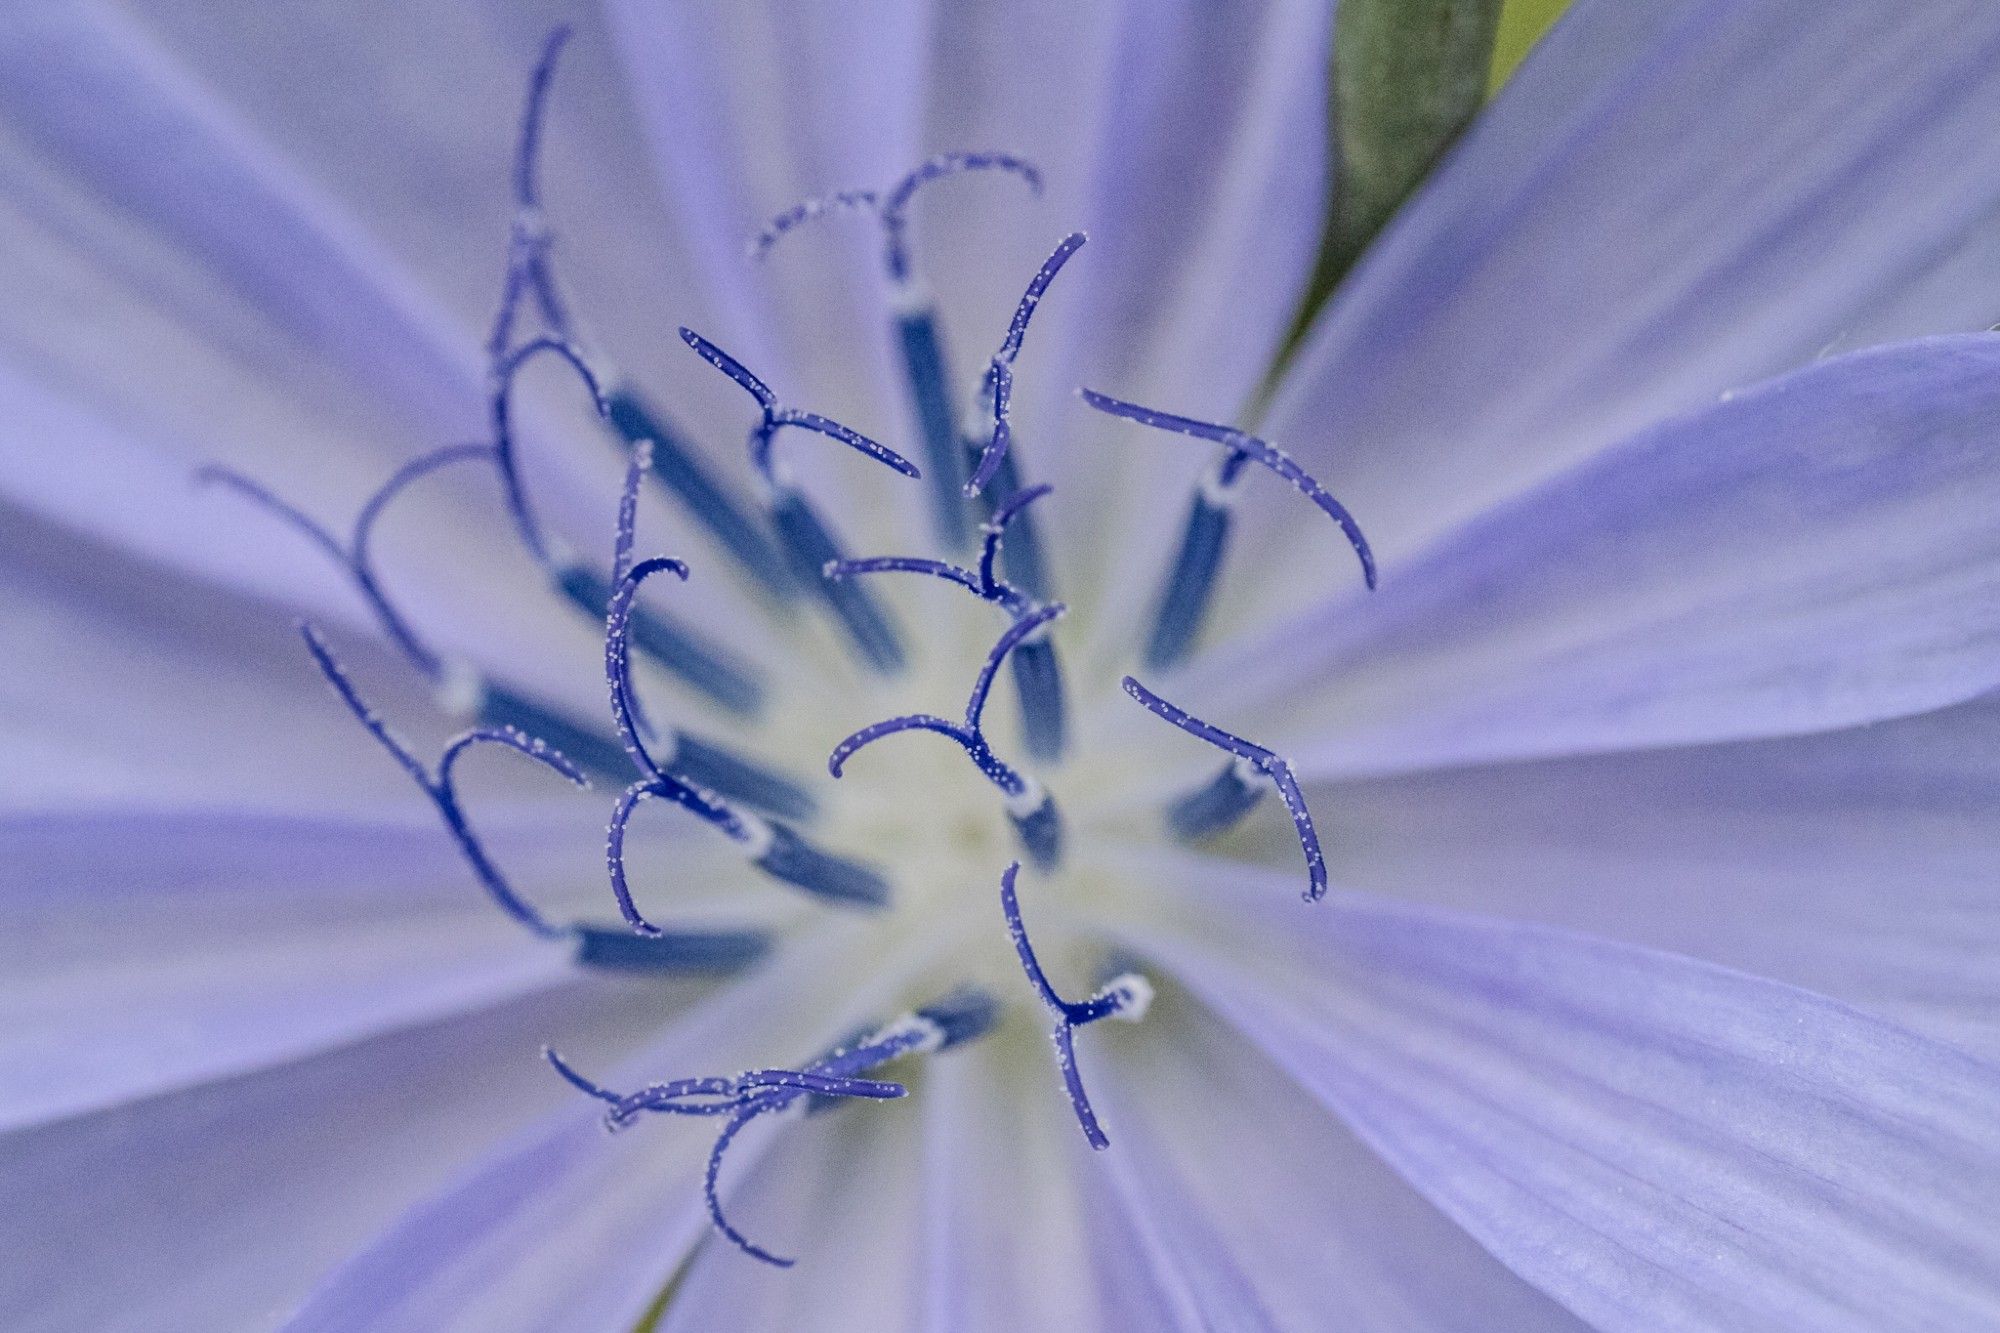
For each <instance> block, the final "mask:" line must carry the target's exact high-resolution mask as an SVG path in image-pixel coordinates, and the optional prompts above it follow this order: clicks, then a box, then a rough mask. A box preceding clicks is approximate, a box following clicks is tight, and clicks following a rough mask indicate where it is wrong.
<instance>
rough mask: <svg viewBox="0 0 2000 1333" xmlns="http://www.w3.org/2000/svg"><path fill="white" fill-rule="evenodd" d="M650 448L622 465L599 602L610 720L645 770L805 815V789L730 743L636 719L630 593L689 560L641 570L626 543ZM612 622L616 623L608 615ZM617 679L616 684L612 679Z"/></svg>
mask: <svg viewBox="0 0 2000 1333" xmlns="http://www.w3.org/2000/svg"><path fill="white" fill-rule="evenodd" d="M649 453H650V451H649V450H648V449H647V448H646V447H645V446H643V445H641V446H638V447H635V449H634V450H633V454H632V458H631V460H630V461H629V463H628V464H627V466H626V469H625V486H624V490H623V492H622V493H621V494H620V496H619V501H618V528H617V536H616V537H615V538H614V540H613V542H612V551H611V568H612V571H613V577H614V578H615V579H616V580H617V586H616V587H614V588H612V589H610V591H609V593H608V595H607V596H606V598H605V600H604V603H603V606H604V610H603V613H602V614H603V616H604V620H605V645H604V647H605V654H606V661H605V670H606V672H607V675H609V673H611V671H612V664H611V657H612V655H613V653H614V651H615V654H616V656H617V659H618V667H617V677H616V679H614V680H613V682H612V683H613V688H612V695H611V706H612V714H613V720H614V722H615V723H616V724H617V726H618V728H619V730H620V733H621V735H624V736H626V737H627V740H626V745H625V751H626V754H627V756H628V757H629V758H630V759H631V762H632V764H633V765H636V766H637V767H638V769H639V771H640V772H641V773H642V774H643V773H646V772H648V771H649V768H650V769H651V770H655V771H657V770H659V769H662V768H664V769H671V770H672V771H673V772H674V773H675V774H676V775H677V776H678V777H680V778H683V779H685V780H686V781H687V782H689V783H692V784H693V785H695V786H697V787H702V788H706V789H708V790H709V791H712V792H716V793H719V794H721V795H723V796H726V797H729V798H731V799H733V800H738V801H741V802H743V803H744V804H745V805H750V806H754V807H756V808H757V809H760V810H764V811H767V812H769V813H771V814H774V815H779V816H783V817H785V818H789V819H806V818H809V817H811V815H812V814H813V812H814V810H815V809H816V808H817V803H816V802H815V801H814V800H813V798H812V795H811V793H809V792H807V791H806V790H805V789H804V788H803V787H801V786H799V785H798V784H797V783H795V782H793V781H792V780H791V779H790V778H786V777H783V776H781V775H779V774H777V773H774V772H772V771H771V770H769V769H767V768H765V767H763V766H762V765H760V764H756V763H752V762H751V761H750V760H748V759H745V758H743V757H742V756H740V755H738V754H736V753H735V752H734V751H731V750H729V749H727V748H726V747H724V746H721V745H718V744H716V743H715V742H713V741H707V740H703V739H702V738H700V737H699V736H695V735H692V734H689V733H687V732H683V731H678V730H675V729H670V728H663V727H645V726H643V725H641V722H640V712H639V704H638V695H637V694H636V693H635V692H634V691H633V690H632V689H631V655H630V641H631V639H632V638H634V637H636V635H637V634H638V633H639V631H640V630H641V628H642V626H643V622H642V621H641V620H640V617H639V610H638V605H637V602H636V598H637V596H638V591H639V585H640V584H641V583H643V582H645V580H646V579H647V578H649V577H651V576H652V575H654V574H657V573H660V572H661V571H663V570H665V571H671V572H672V573H673V574H675V575H676V576H677V577H679V578H681V579H683V580H685V579H686V578H687V576H688V568H687V566H686V565H685V564H683V563H682V562H681V561H679V560H669V559H665V558H659V559H655V560H649V561H646V562H644V566H643V568H644V570H645V572H644V573H640V572H639V571H638V570H636V569H633V568H631V561H632V544H633V541H634V538H635V532H636V528H637V523H638V508H639V479H640V478H641V477H642V476H643V475H644V473H645V470H646V467H647V465H648V463H649V461H650V457H649ZM614 621H615V622H616V625H615V628H614V625H613V622H614ZM619 680H622V681H623V682H624V685H623V686H622V688H621V687H620V686H619V685H618V683H617V682H618V681H619ZM640 730H648V731H650V732H651V733H652V736H653V740H654V744H655V745H656V746H660V747H662V748H670V749H671V754H669V755H667V756H666V757H660V756H658V755H649V754H647V753H646V751H645V748H644V747H643V746H641V745H639V742H638V733H639V731H640ZM628 776H629V772H627V771H621V772H620V773H619V775H618V780H619V781H624V780H625V779H626V778H627V777H628Z"/></svg>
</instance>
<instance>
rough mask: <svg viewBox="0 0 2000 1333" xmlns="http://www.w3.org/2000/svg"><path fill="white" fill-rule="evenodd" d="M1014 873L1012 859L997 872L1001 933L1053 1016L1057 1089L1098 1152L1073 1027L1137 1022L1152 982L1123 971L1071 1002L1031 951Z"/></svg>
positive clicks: (1104, 1141)
mask: <svg viewBox="0 0 2000 1333" xmlns="http://www.w3.org/2000/svg"><path fill="white" fill-rule="evenodd" d="M1020 873H1021V863H1020V862H1019V861H1016V862H1014V863H1013V864H1011V865H1009V866H1008V867H1007V869H1006V870H1005V871H1004V872H1003V873H1002V874H1001V876H1000V911H1001V914H1002V915H1003V916H1005V917H1006V918H1007V934H1008V936H1009V937H1010V938H1011V939H1012V940H1013V941H1014V953H1015V954H1016V955H1017V956H1018V957H1019V958H1020V960H1021V970H1022V971H1023V972H1025V973H1027V975H1028V983H1029V984H1030V985H1032V986H1033V987H1034V988H1035V994H1036V995H1038V996H1039V997H1040V998H1041V1001H1042V1003H1043V1005H1045V1006H1046V1007H1047V1008H1048V1011H1049V1014H1050V1015H1051V1016H1052V1017H1053V1018H1054V1019H1055V1021H1056V1022H1055V1028H1054V1030H1053V1031H1052V1032H1051V1033H1050V1034H1049V1035H1050V1039H1051V1040H1052V1041H1053V1042H1054V1043H1055V1048H1056V1068H1057V1069H1058V1070H1060V1071H1061V1073H1062V1080H1063V1089H1064V1091H1065V1092H1067V1093H1068V1094H1069V1104H1070V1107H1071V1109H1072V1110H1074V1111H1075V1112H1076V1121H1077V1124H1079V1125H1081V1126H1082V1127H1083V1137H1084V1138H1085V1139H1086V1140H1088V1141H1089V1143H1090V1146H1091V1147H1093V1148H1096V1149H1098V1150H1099V1151H1102V1150H1103V1149H1105V1148H1108V1147H1110V1146H1111V1140H1110V1139H1108V1138H1106V1137H1105V1136H1104V1130H1103V1128H1102V1127H1100V1126H1099V1125H1098V1123H1097V1112H1096V1111H1094V1110H1092V1109H1091V1105H1090V1095H1089V1093H1087V1092H1085V1091H1084V1087H1083V1073H1082V1071H1081V1070H1079V1069H1078V1068H1077V1065H1076V1029H1078V1028H1080V1027H1086V1026H1088V1025H1089V1024H1091V1023H1095V1022H1098V1021H1099V1020H1101V1019H1106V1018H1117V1019H1122V1020H1124V1021H1126V1022H1130V1023H1136V1022H1138V1021H1139V1020H1140V1019H1142V1018H1144V1017H1145V1016H1146V1010H1147V1008H1148V1007H1149V1006H1150V1005H1151V1004H1152V1001H1153V987H1152V983H1151V982H1149V981H1147V980H1146V978H1145V977H1143V976H1141V975H1140V974H1138V973H1137V972H1127V973H1124V974H1122V975H1120V976H1117V977H1114V978H1112V979H1111V980H1110V981H1109V982H1107V983H1106V984H1105V985H1104V986H1102V987H1101V988H1099V990H1098V991H1097V993H1096V994H1094V995H1092V996H1091V997H1090V998H1089V999H1087V1000H1080V1001H1076V1002H1074V1003H1072V1002H1071V1001H1068V1000H1065V999H1063V997H1062V996H1060V995H1058V994H1056V990H1055V987H1053V986H1051V985H1050V984H1049V979H1048V976H1047V975H1046V974H1045V973H1044V972H1043V971H1042V964H1041V960H1040V959H1038V958H1037V957H1036V956H1035V946H1034V945H1032V944H1030V943H1029V942H1028V926H1027V923H1026V922H1025V921H1023V920H1022V919H1021V902H1020V898H1019V896H1018V894H1017V892H1016V889H1015V881H1016V880H1017V879H1018V878H1019V876H1020Z"/></svg>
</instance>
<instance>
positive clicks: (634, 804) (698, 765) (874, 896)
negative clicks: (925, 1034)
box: [604, 524, 889, 935]
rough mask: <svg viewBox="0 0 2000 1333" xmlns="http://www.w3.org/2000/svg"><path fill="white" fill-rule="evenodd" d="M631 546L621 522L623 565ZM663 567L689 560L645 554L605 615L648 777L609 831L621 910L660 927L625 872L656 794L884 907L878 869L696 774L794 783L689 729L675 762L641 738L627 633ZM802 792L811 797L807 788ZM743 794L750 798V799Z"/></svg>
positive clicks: (845, 899) (799, 878)
mask: <svg viewBox="0 0 2000 1333" xmlns="http://www.w3.org/2000/svg"><path fill="white" fill-rule="evenodd" d="M629 550H630V536H629V533H628V532H627V530H626V529H625V528H624V526H623V525H622V524H621V527H620V537H619V550H618V555H617V560H616V562H615V563H617V564H618V565H623V564H624V563H625V558H626V555H627V553H628V552H629ZM662 572H667V573H672V574H674V575H675V576H677V577H679V578H683V579H685V578H686V577H687V566H686V565H684V564H682V563H681V562H680V561H678V560H673V559H670V558H668V557H666V556H655V557H653V558H651V559H648V560H641V561H640V562H639V563H638V564H636V565H634V566H632V568H631V569H630V570H628V571H627V572H626V573H625V576H624V577H623V578H622V579H620V580H619V582H618V586H617V587H616V588H615V589H613V591H612V594H611V601H610V605H609V607H608V608H607V610H606V615H605V627H604V676H605V682H606V684H607V685H608V686H609V688H610V695H611V717H612V722H613V723H614V724H615V725H616V727H617V730H618V735H619V738H620V740H622V741H623V742H624V746H625V753H626V756H627V757H628V758H629V759H630V761H631V764H632V766H634V767H636V768H637V769H638V770H639V775H640V776H639V780H638V781H637V782H635V783H633V784H632V785H631V786H629V787H627V788H626V789H625V792H624V794H623V795H622V796H620V797H619V798H618V804H617V806H616V807H615V808H614V809H613V811H612V816H611V824H610V828H609V830H608V832H607V833H606V837H605V862H606V865H607V867H608V869H609V871H610V878H611V892H612V896H613V897H614V898H616V899H617V900H618V909H619V911H620V912H621V913H623V915H624V917H625V920H626V921H627V922H628V923H630V924H631V926H632V928H633V929H634V930H636V931H638V932H639V933H641V934H644V935H653V934H657V933H658V930H657V928H656V927H655V926H654V925H653V924H652V923H651V922H650V921H648V920H646V918H645V917H644V916H643V915H641V914H640V912H639V909H638V906H637V904H636V903H634V902H633V899H632V892H631V889H630V886H629V885H628V883H627V880H626V874H625V830H626V826H627V825H628V824H629V823H630V821H631V818H632V813H633V811H634V810H636V809H637V808H638V806H639V804H640V803H641V802H643V801H646V800H651V799H654V798H660V799H664V800H667V801H671V802H673V803H674V804H675V805H678V806H680V807H681V808H682V809H684V810H686V811H688V812H689V813H690V814H692V815H694V816H695V817H696V818H697V819H700V820H701V821H703V822H704V823H706V824H708V825H709V826H710V827H712V828H714V829H716V830H717V831H719V832H720V833H722V834H723V836H725V837H727V838H728V839H729V840H730V841H731V842H733V843H735V844H736V845H737V846H738V847H739V848H741V849H742V851H743V854H744V856H745V858H746V859H747V860H749V862H750V863H751V864H752V865H754V866H756V867H757V868H758V869H759V870H762V871H763V872H764V873H765V874H767V875H769V876H771V877H772V878H773V879H776V880H780V881H782V882H783V883H786V884H790V885H792V886H793V887H795V888H798V889H802V890H804V891H805V892H807V893H810V894H813V895H814V896H816V897H820V898H825V899H827V900H829V901H833V902H838V903H841V904H844V905H852V904H856V903H859V904H865V905H868V906H879V905H881V904H883V903H885V902H887V901H888V896H889V885H888V881H886V880H884V879H883V878H882V877H881V875H879V874H877V873H876V872H875V871H874V870H872V869H870V868H868V867H867V866H863V865H860V864H858V863H856V862H853V861H849V860H846V859H845V858H842V857H839V856H835V855H834V854H833V853H831V852H826V851H822V850H820V849H819V848H817V847H814V846H813V845H812V844H811V843H809V842H808V841H806V839H805V838H804V837H802V836H801V835H800V834H798V833H797V832H795V831H794V830H792V829H790V828H788V827H786V826H785V825H782V824H768V823H766V822H765V821H763V820H761V819H758V818H756V817H755V816H752V815H748V814H745V813H743V812H742V811H739V810H737V809H736V808H735V807H733V806H732V805H730V804H729V802H728V801H727V800H726V799H724V798H723V797H722V796H721V795H718V793H717V791H716V790H715V788H714V787H713V786H711V785H709V784H708V783H706V782H703V781H701V780H699V779H698V778H696V777H695V776H694V775H693V774H694V773H700V774H703V775H705V776H708V777H715V776H722V777H726V778H729V779H731V780H732V781H733V782H734V783H735V784H736V785H739V786H749V787H752V788H753V789H754V790H765V789H764V788H760V787H758V786H757V783H756V782H753V781H751V780H750V779H751V778H756V779H760V780H761V781H763V782H764V783H766V784H771V783H778V784H784V785H785V786H787V787H788V786H789V785H790V784H789V783H788V782H787V781H786V780H785V779H782V778H776V777H773V776H771V775H766V774H763V773H762V772H761V770H758V769H755V768H753V767H751V766H749V765H748V764H746V763H745V762H744V761H742V760H740V759H736V758H734V757H733V756H730V755H728V754H727V753H726V752H724V751H721V750H719V749H717V748H716V747H714V746H712V745H708V744H707V743H705V742H700V741H696V740H694V739H693V738H692V737H689V736H686V735H684V734H683V735H678V736H675V737H674V739H675V740H676V742H677V745H676V752H675V754H674V755H673V756H672V758H671V761H669V760H667V759H664V758H662V757H661V756H659V755H657V754H656V753H655V752H654V749H653V748H652V747H651V746H649V745H648V744H647V742H646V740H645V739H643V738H642V737H641V736H640V734H639V726H638V708H637V696H636V694H635V693H634V690H633V685H632V669H631V654H630V650H629V648H628V646H627V643H626V636H627V634H628V633H629V629H630V623H631V609H632V600H633V598H635V597H636V596H637V595H638V592H639V588H640V585H642V584H643V583H645V581H646V580H647V579H649V578H651V577H652V576H653V575H655V574H659V573H662ZM656 743H657V742H656ZM690 770H692V772H691V771H690ZM746 775H748V776H746ZM800 794H801V795H802V796H803V795H804V793H803V792H801V793H800ZM742 799H745V800H746V803H747V801H748V798H742Z"/></svg>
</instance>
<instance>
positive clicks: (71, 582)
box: [0, 510, 548, 810]
mask: <svg viewBox="0 0 2000 1333" xmlns="http://www.w3.org/2000/svg"><path fill="white" fill-rule="evenodd" d="M0 619H4V620H5V621H6V622H7V623H8V624H9V625H10V626H12V627H14V629H15V631H16V632H15V634H14V635H12V636H10V638H11V639H12V642H11V643H10V658H9V661H8V663H7V669H6V671H5V672H4V673H0V702H3V703H4V707H0V754H4V755H5V757H6V764H5V768H4V770H0V807H4V808H5V809H8V810H23V809H33V810H49V809H61V808H73V807H76V806H91V807H96V808H104V807H106V806H119V807H123V808H127V809H135V808H155V809H157V808H161V807H169V808H171V807H179V808H188V807H207V808H216V807H223V808H228V807H243V806H251V807H257V808H262V809H270V808H272V807H274V806H284V805H289V806H290V807H291V808H292V809H295V810H297V809H301V808H303V809H318V810H328V809H339V808H343V807H345V808H349V809H352V808H355V807H357V806H360V807H372V808H379V807H380V804H381V802H382V801H383V800H385V799H387V798H392V797H396V798H399V797H402V796H403V795H405V793H406V792H407V791H408V787H407V783H406V780H405V779H402V778H401V777H400V775H399V774H397V773H396V771H395V768H394V765H393V764H391V763H389V762H388V761H387V759H386V758H385V757H384V756H382V755H381V754H380V753H379V751H377V750H375V748H374V746H373V743H372V742H371V741H369V740H368V738H367V736H366V735H365V734H364V733H362V732H361V730H360V728H358V727H357V726H356V725H355V724H354V720H353V718H352V717H351V716H349V715H348V714H347V713H346V711H345V710H344V709H342V708H341V707H340V705H339V702H338V701H337V700H336V699H334V697H333V696H332V694H331V693H330V692H329V691H327V690H326V688H325V687H324V685H323V684H322V683H321V682H320V680H319V678H318V674H317V673H316V672H315V671H314V670H313V669H312V664H311V661H310V659H308V658H307V657H306V656H305V655H304V650H303V648H302V646H301V645H300V643H299V641H298V636H297V634H296V632H295V631H294V630H293V629H292V628H291V627H290V626H288V625H286V624H284V623H283V622H282V621H279V620H277V619H276V618H275V617H273V616H271V615H270V614H269V613H268V612H261V613H260V612H259V611H257V610H255V609H254V608H252V607H250V606H248V605H246V604H245V603H244V602H243V601H242V600H241V599H238V598H234V597H230V596H227V595H225V594H222V593H219V592H217V591H215V590H214V589H212V588H204V587H203V586H202V585H201V584H199V583H196V582H194V581H191V580H186V579H176V578H171V577H163V576H162V575H161V573H160V572H159V570H158V569H157V568H155V567H153V566H150V565H149V564H147V563H145V562H143V561H138V560H133V559H131V558H129V557H128V556H125V555H122V554H120V553H117V552H115V551H112V550H107V549H106V548H104V547H102V546H99V545H97V544H94V543H90V542H86V541H81V540H78V539H77V538H75V537H73V536H71V535H69V534H66V533H62V532H58V531H55V530H53V529H51V528H50V527H49V526H48V525H47V524H45V523H43V522H42V521H41V520H39V519H36V518H34V517H33V516H30V515H25V514H21V513H20V512H19V511H17V510H10V511H8V512H7V513H6V516H5V522H4V524H0ZM355 665H356V668H357V670H365V671H366V672H367V679H368V682H369V689H370V693H371V695H374V696H375V697H377V698H378V700H379V702H380V703H381V705H382V706H383V708H384V709H385V710H391V711H392V715H393V713H394V712H396V711H400V708H401V707H403V706H407V705H410V704H415V705H416V706H417V707H419V708H424V707H426V701H424V700H423V699H422V698H421V696H419V695H417V692H416V691H414V690H412V689H410V688H409V687H408V685H407V684H406V683H404V682H403V680H402V678H401V676H400V673H398V672H396V671H394V670H393V669H389V670H379V671H378V670H376V669H375V668H376V666H377V664H376V662H375V661H372V660H370V659H368V658H361V659H358V660H357V661H356V663H355ZM378 681H379V682H381V683H380V684H379V685H378V683H377V682H378ZM399 784H403V785H399ZM541 794H543V795H546V794H548V789H546V788H544V789H542V792H541Z"/></svg>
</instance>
